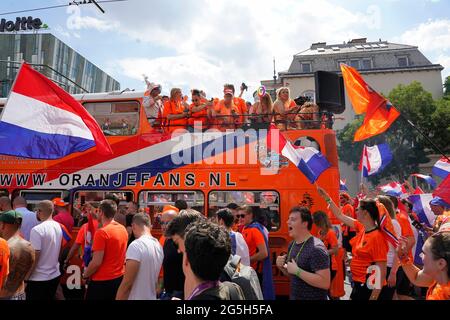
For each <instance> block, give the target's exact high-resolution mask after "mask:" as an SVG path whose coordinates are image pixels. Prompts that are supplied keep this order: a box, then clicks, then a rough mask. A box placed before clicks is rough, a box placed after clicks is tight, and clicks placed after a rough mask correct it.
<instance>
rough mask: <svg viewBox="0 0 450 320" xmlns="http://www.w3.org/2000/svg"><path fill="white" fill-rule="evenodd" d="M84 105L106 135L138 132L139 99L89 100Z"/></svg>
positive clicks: (126, 134) (127, 134) (123, 134)
mask: <svg viewBox="0 0 450 320" xmlns="http://www.w3.org/2000/svg"><path fill="white" fill-rule="evenodd" d="M84 107H85V108H86V110H87V111H88V112H89V113H90V114H91V115H92V116H93V117H94V118H95V120H97V123H98V124H99V126H100V127H101V128H102V130H103V133H104V134H105V135H106V136H129V135H135V134H136V133H137V130H138V127H139V103H138V102H137V101H117V102H89V103H85V104H84Z"/></svg>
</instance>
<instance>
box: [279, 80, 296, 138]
mask: <svg viewBox="0 0 450 320" xmlns="http://www.w3.org/2000/svg"><path fill="white" fill-rule="evenodd" d="M299 110H300V106H297V104H296V103H295V101H294V100H292V99H291V98H290V91H289V88H287V87H281V88H279V89H278V90H277V99H276V100H275V102H274V104H273V111H274V113H275V124H276V126H277V127H278V129H280V130H287V129H289V128H291V127H293V128H297V125H296V123H295V117H296V116H297V112H298V111H299Z"/></svg>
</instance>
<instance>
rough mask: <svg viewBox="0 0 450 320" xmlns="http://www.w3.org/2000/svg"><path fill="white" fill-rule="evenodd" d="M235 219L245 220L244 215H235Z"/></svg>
mask: <svg viewBox="0 0 450 320" xmlns="http://www.w3.org/2000/svg"><path fill="white" fill-rule="evenodd" d="M236 218H238V219H241V218H242V219H244V218H245V214H237V215H236Z"/></svg>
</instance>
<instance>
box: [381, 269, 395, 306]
mask: <svg viewBox="0 0 450 320" xmlns="http://www.w3.org/2000/svg"><path fill="white" fill-rule="evenodd" d="M390 274H391V268H390V267H387V269H386V281H387V279H388V278H389V275H390ZM396 288H397V286H395V287H389V286H388V285H385V286H384V287H383V289H381V292H380V296H379V297H378V300H392V299H393V298H394V293H395V289H396Z"/></svg>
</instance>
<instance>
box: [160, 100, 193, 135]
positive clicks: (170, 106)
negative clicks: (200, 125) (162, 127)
mask: <svg viewBox="0 0 450 320" xmlns="http://www.w3.org/2000/svg"><path fill="white" fill-rule="evenodd" d="M183 112H184V106H183V104H182V103H181V102H174V101H170V100H169V101H166V103H164V115H163V116H164V118H166V123H167V124H169V126H168V127H167V129H168V131H169V132H173V131H175V130H177V129H186V126H187V124H188V119H187V118H185V119H176V120H169V119H168V118H167V116H168V115H169V114H172V115H176V114H182V113H183Z"/></svg>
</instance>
